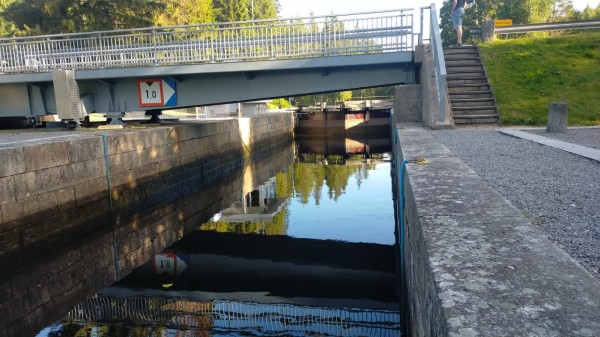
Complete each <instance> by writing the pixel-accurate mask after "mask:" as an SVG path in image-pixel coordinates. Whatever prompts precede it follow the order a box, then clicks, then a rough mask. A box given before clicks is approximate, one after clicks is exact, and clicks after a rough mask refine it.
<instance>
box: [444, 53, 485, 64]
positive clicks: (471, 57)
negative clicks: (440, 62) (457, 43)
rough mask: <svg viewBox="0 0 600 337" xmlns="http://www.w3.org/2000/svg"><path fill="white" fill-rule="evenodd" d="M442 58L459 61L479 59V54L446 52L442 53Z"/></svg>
mask: <svg viewBox="0 0 600 337" xmlns="http://www.w3.org/2000/svg"><path fill="white" fill-rule="evenodd" d="M444 60H445V61H446V62H448V61H461V60H481V58H480V57H479V54H475V53H469V54H448V55H444Z"/></svg>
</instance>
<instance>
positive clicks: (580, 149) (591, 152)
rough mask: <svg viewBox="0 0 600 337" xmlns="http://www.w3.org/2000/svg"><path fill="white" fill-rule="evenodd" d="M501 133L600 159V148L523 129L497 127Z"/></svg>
mask: <svg viewBox="0 0 600 337" xmlns="http://www.w3.org/2000/svg"><path fill="white" fill-rule="evenodd" d="M496 131H499V132H501V133H504V134H506V135H509V136H513V137H517V138H522V139H526V140H529V141H532V142H534V143H538V144H542V145H547V146H551V147H553V148H557V149H559V150H563V151H567V152H570V153H573V154H576V155H579V156H582V157H586V158H589V159H593V160H596V161H600V150H596V149H592V148H590V147H585V146H581V145H577V144H572V143H567V142H563V141H560V140H556V139H552V138H548V137H543V136H538V135H534V134H531V133H528V132H524V131H521V130H515V129H496Z"/></svg>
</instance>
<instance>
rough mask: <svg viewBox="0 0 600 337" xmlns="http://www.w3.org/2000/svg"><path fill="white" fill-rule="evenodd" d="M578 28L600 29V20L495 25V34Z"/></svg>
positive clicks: (474, 29) (479, 30)
mask: <svg viewBox="0 0 600 337" xmlns="http://www.w3.org/2000/svg"><path fill="white" fill-rule="evenodd" d="M577 29H600V20H586V21H567V22H548V23H534V24H529V25H514V26H506V27H495V28H494V33H495V34H502V35H508V34H519V33H531V32H542V31H546V32H549V31H557V30H577ZM469 33H470V34H474V35H478V34H481V28H473V29H470V30H469Z"/></svg>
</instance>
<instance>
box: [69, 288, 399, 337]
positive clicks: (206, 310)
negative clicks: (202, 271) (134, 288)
mask: <svg viewBox="0 0 600 337" xmlns="http://www.w3.org/2000/svg"><path fill="white" fill-rule="evenodd" d="M68 319H69V321H71V322H74V323H84V324H85V325H86V327H87V328H89V327H90V325H91V324H93V323H99V322H124V321H125V322H133V323H135V324H136V325H152V326H156V325H157V324H159V325H161V326H166V327H169V328H170V329H172V330H179V329H181V330H190V329H191V330H192V331H194V333H193V334H189V336H192V335H193V336H196V333H197V331H195V329H208V330H210V329H217V330H223V329H235V330H237V331H240V330H241V331H245V332H249V333H251V334H252V335H263V334H267V335H270V334H281V333H286V334H287V333H303V334H305V333H306V334H319V335H321V334H325V335H327V336H397V335H398V331H399V328H400V315H399V313H398V312H394V311H385V310H353V309H336V308H327V307H312V306H311V307H309V306H299V305H293V304H284V303H273V304H262V303H253V302H240V301H231V300H214V301H204V302H199V301H193V300H187V299H183V298H168V297H156V298H151V297H133V298H114V297H96V298H91V299H88V300H86V301H85V302H83V303H81V304H79V305H77V306H76V307H75V308H74V309H73V310H72V311H70V312H69V314H68ZM90 323H91V324H90ZM101 324H102V323H99V325H101ZM182 333H184V335H182V336H188V334H185V333H186V332H185V331H182ZM178 336H180V335H179V334H178Z"/></svg>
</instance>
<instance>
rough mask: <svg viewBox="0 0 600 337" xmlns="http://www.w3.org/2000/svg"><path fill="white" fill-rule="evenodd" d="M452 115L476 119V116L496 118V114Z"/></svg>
mask: <svg viewBox="0 0 600 337" xmlns="http://www.w3.org/2000/svg"><path fill="white" fill-rule="evenodd" d="M454 117H458V118H461V119H476V118H498V114H496V113H493V114H481V115H475V114H473V115H456V114H455V115H454Z"/></svg>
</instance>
